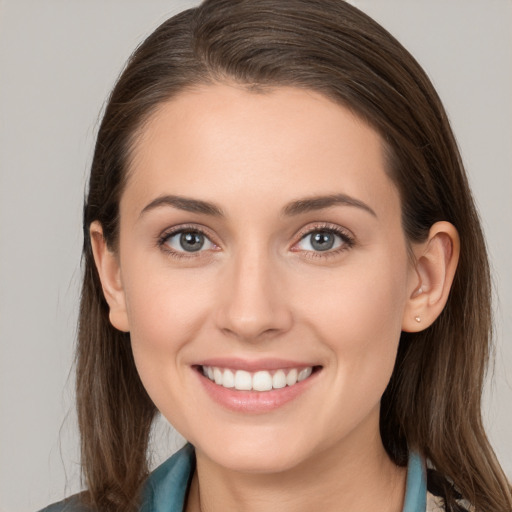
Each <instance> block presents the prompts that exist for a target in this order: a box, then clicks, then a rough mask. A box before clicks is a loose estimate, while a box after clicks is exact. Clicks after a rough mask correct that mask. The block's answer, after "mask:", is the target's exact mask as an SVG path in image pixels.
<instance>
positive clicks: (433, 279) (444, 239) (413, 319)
mask: <svg viewBox="0 0 512 512" xmlns="http://www.w3.org/2000/svg"><path fill="white" fill-rule="evenodd" d="M413 251H414V255H415V258H416V265H415V274H414V277H413V278H412V279H411V285H410V288H411V290H410V295H409V298H408V300H407V304H406V307H405V310H404V317H403V320H402V330H403V331H406V332H418V331H422V330H423V329H426V328H427V327H429V326H430V325H431V324H432V323H433V322H434V321H435V320H436V318H437V317H438V316H439V315H440V314H441V312H442V311H443V309H444V307H445V305H446V302H447V300H448V296H449V294H450V289H451V286H452V283H453V278H454V276H455V271H456V269H457V263H458V260H459V252H460V240H459V234H458V232H457V230H456V228H455V226H453V224H450V223H449V222H444V221H442V222H436V223H435V224H434V225H433V226H432V227H431V228H430V231H429V235H428V239H427V241H426V242H424V243H422V244H418V245H417V246H415V247H414V248H413Z"/></svg>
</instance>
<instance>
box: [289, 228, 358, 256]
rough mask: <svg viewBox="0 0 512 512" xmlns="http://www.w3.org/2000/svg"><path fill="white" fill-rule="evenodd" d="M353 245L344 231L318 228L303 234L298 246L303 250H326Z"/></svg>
mask: <svg viewBox="0 0 512 512" xmlns="http://www.w3.org/2000/svg"><path fill="white" fill-rule="evenodd" d="M351 245H352V240H351V239H350V238H349V237H348V236H347V235H345V234H344V233H338V232H336V231H335V230H333V229H317V230H315V231H310V232H309V233H308V234H307V235H305V236H303V237H302V238H301V240H300V241H299V243H298V244H297V247H298V248H299V249H300V250H303V251H314V252H325V251H331V250H333V249H339V248H341V247H343V246H347V248H348V247H350V246H351Z"/></svg>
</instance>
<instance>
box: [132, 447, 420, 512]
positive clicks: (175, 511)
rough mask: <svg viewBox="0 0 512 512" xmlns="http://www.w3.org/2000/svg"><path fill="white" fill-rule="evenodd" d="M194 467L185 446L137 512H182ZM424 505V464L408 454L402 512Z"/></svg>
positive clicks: (150, 483) (151, 481)
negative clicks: (139, 511)
mask: <svg viewBox="0 0 512 512" xmlns="http://www.w3.org/2000/svg"><path fill="white" fill-rule="evenodd" d="M195 466H196V458H195V453H194V448H193V446H192V445H191V444H186V445H185V446H184V447H183V448H182V449H181V450H179V451H178V452H176V453H175V454H174V455H173V456H172V457H171V458H170V459H168V460H167V461H165V462H164V463H163V464H162V465H161V466H159V467H158V468H157V469H155V471H153V472H152V473H151V475H150V476H149V478H148V480H147V482H146V485H145V487H144V499H143V503H142V507H141V509H140V510H141V512H183V507H184V505H185V499H186V496H187V492H188V488H189V485H190V480H191V478H192V475H193V474H194V469H195ZM426 502H427V481H426V473H425V464H424V463H423V460H422V459H421V457H420V456H419V455H417V454H416V453H411V454H410V456H409V464H408V467H407V488H406V493H405V502H404V508H403V512H425V508H426Z"/></svg>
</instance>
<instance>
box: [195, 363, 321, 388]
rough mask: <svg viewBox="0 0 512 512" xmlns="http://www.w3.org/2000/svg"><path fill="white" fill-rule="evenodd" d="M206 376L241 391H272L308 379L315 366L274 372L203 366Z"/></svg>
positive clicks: (221, 384)
mask: <svg viewBox="0 0 512 512" xmlns="http://www.w3.org/2000/svg"><path fill="white" fill-rule="evenodd" d="M202 372H203V375H204V376H205V377H207V378H208V379H210V380H211V381H213V382H215V384H217V385H219V386H223V387H225V388H235V389H237V390H239V391H270V390H271V389H282V388H284V387H286V386H293V385H295V384H297V382H301V381H303V380H305V379H307V378H308V377H309V376H310V375H311V373H312V372H313V367H312V366H308V367H306V368H301V369H300V370H299V369H297V368H292V369H291V370H276V371H275V372H274V373H273V374H272V373H271V372H268V371H266V370H260V371H257V372H254V373H250V372H247V371H245V370H236V371H233V370H229V369H223V368H218V367H216V366H215V367H214V366H203V367H202Z"/></svg>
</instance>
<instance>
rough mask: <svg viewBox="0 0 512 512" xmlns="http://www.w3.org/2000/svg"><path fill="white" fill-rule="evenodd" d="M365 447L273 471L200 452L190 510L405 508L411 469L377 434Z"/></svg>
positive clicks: (340, 449) (357, 511) (386, 511)
mask: <svg viewBox="0 0 512 512" xmlns="http://www.w3.org/2000/svg"><path fill="white" fill-rule="evenodd" d="M352 446H353V445H352ZM362 446H363V447H364V448H363V449H362V450H361V448H360V447H361V445H359V448H358V449H357V450H356V449H354V448H346V447H344V446H337V447H329V449H327V450H324V451H323V452H320V453H317V454H315V455H314V456H313V457H311V458H310V459H308V460H307V461H305V462H303V463H302V464H301V465H300V466H298V467H294V468H292V469H290V470H286V471H280V472H274V473H270V474H269V473H265V474H261V473H257V474H254V473H242V472H238V471H232V470H229V469H226V468H222V467H218V465H216V464H215V463H214V462H213V461H211V460H210V459H208V457H207V456H206V455H205V454H203V453H201V452H200V451H196V457H197V468H196V473H195V474H194V477H193V480H192V485H191V488H190V493H189V500H188V504H187V512H220V511H225V510H237V511H239V512H268V511H269V510H279V511H280V512H292V511H293V512H306V511H307V512H310V511H311V510H322V511H323V512H338V511H339V510H340V508H341V509H343V510H346V511H350V512H366V511H368V510H381V511H382V512H400V511H401V510H402V507H403V501H404V494H405V481H406V468H400V467H397V466H396V465H395V464H394V463H393V462H392V461H391V460H390V459H389V457H388V455H387V454H386V452H385V450H384V447H383V445H382V442H381V439H380V436H379V435H378V433H377V435H376V436H375V437H374V439H368V438H366V439H365V444H363V445H362Z"/></svg>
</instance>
